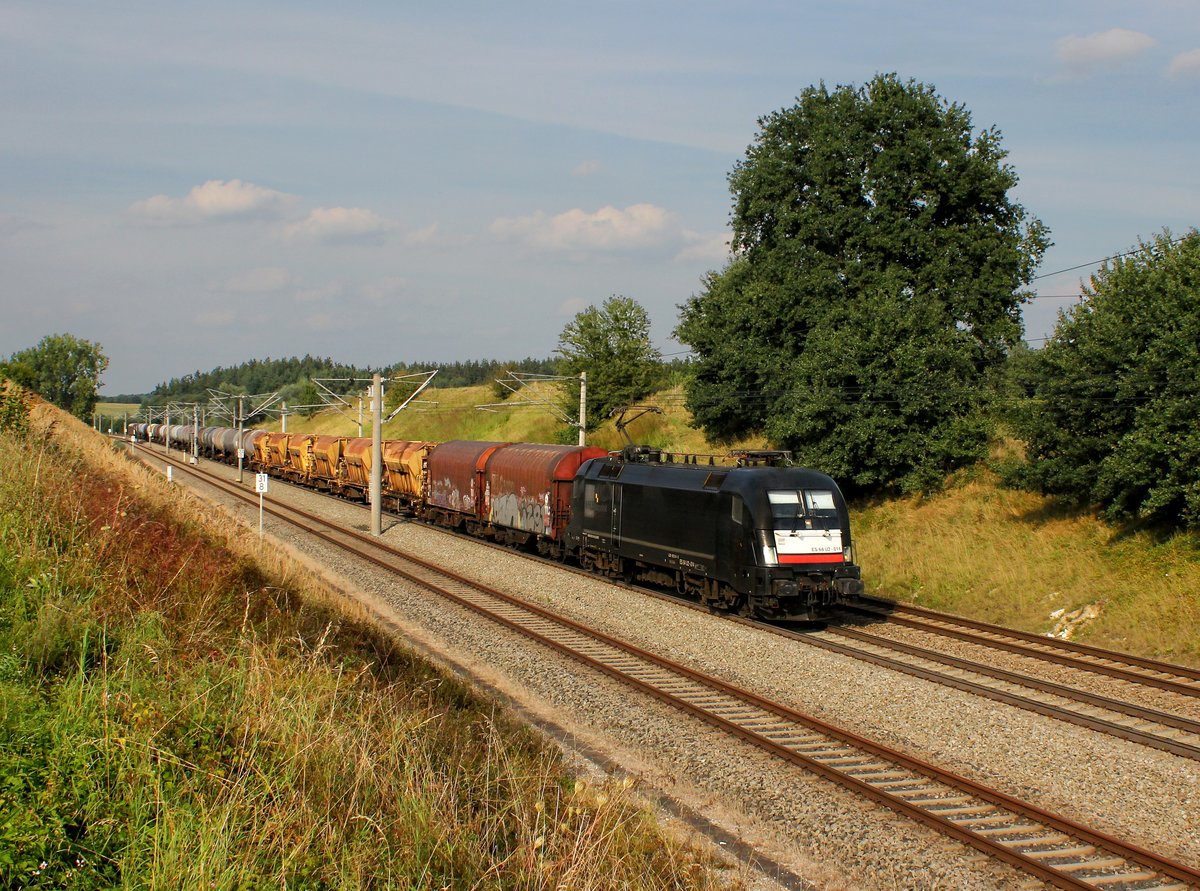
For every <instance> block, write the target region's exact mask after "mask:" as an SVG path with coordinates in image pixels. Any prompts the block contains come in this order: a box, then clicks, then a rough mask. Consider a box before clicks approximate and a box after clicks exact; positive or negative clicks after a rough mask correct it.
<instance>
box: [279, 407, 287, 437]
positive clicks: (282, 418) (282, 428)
mask: <svg viewBox="0 0 1200 891" xmlns="http://www.w3.org/2000/svg"><path fill="white" fill-rule="evenodd" d="M279 432H280V433H287V403H286V402H285V403H283V408H282V410H281V411H280V412H279Z"/></svg>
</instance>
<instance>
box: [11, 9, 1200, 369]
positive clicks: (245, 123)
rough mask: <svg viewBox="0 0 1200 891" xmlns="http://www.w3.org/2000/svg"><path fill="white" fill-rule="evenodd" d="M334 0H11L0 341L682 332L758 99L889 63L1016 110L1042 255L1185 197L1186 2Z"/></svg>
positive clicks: (477, 353) (1196, 57)
mask: <svg viewBox="0 0 1200 891" xmlns="http://www.w3.org/2000/svg"><path fill="white" fill-rule="evenodd" d="M338 6H339V8H338V9H337V10H334V9H333V8H332V4H318V3H311V2H307V3H306V2H287V3H283V2H280V3H246V2H242V3H230V2H225V0H213V2H209V3H206V4H202V5H201V4H171V3H163V2H161V0H159V2H146V3H138V2H125V0H114V2H112V3H107V4H96V3H83V2H54V0H40V2H24V0H16V2H13V0H3V2H0V120H3V122H4V125H3V127H2V128H0V270H2V273H0V276H2V277H0V312H2V316H0V319H2V320H0V356H4V357H7V356H8V355H9V354H10V353H12V352H14V351H16V350H19V349H24V348H26V347H29V346H32V345H34V344H35V343H37V341H38V340H40V339H41V338H42V337H43V336H44V335H46V334H50V333H56V332H69V333H71V334H74V335H76V336H77V337H83V338H87V339H89V340H95V341H99V342H100V343H101V344H102V345H103V347H104V350H105V352H106V354H107V355H108V356H109V358H110V366H109V370H108V372H107V373H106V375H105V377H104V387H103V389H104V391H105V392H107V393H119V392H141V391H146V390H149V389H150V388H152V387H153V386H154V385H155V384H157V383H159V382H161V381H164V380H166V379H168V378H171V377H176V376H179V375H183V374H187V373H189V372H191V371H193V370H197V369H199V370H207V369H210V368H212V367H215V366H217V365H229V364H236V363H238V362H241V361H243V360H246V359H249V358H255V357H257V358H262V357H266V356H273V357H281V356H290V355H303V354H305V353H311V354H313V355H322V356H331V357H333V358H334V359H337V360H340V361H343V362H349V363H355V364H359V365H384V364H389V363H392V362H396V361H423V360H456V359H471V358H516V357H521V356H526V355H533V356H548V355H551V354H552V353H553V351H554V348H555V346H556V345H557V340H558V335H559V333H560V332H561V330H562V327H563V325H564V324H566V323H567V322H568V321H569V320H570V319H571V317H572V316H573V315H574V314H575V313H576V312H578V311H579V310H580V309H583V308H585V307H586V306H588V305H589V304H599V303H600V302H602V301H603V300H604V299H605V298H607V297H609V296H611V295H613V294H623V295H626V296H630V297H634V298H636V299H637V300H639V301H640V302H641V303H642V304H643V305H644V306H645V307H646V308H647V310H648V311H649V313H650V316H651V319H652V323H653V330H654V336H655V339H656V343H657V345H658V346H659V347H660V348H661V349H662V350H663V351H664V352H665V353H674V352H678V351H679V350H680V349H681V347H680V346H679V345H678V344H676V343H675V342H674V341H672V340H671V339H670V333H671V330H672V328H673V327H674V325H675V323H676V319H677V314H678V310H677V307H678V305H679V304H680V303H682V302H684V301H685V300H686V299H687V298H688V297H689V296H691V295H692V294H693V293H695V292H696V290H697V289H698V287H699V282H700V278H701V276H702V275H703V274H704V273H705V272H706V271H707V270H710V269H718V268H720V267H721V266H722V265H723V262H724V258H725V246H724V243H725V239H726V237H727V234H728V233H727V224H728V217H729V210H730V204H731V197H730V195H729V192H728V186H727V176H728V173H729V171H730V170H731V169H732V167H733V165H734V163H735V162H736V161H737V160H738V159H739V158H740V157H742V155H743V153H744V151H745V149H746V146H747V145H748V144H749V143H750V142H752V141H753V139H754V136H755V132H756V121H757V119H758V118H759V117H760V116H761V115H764V114H767V113H769V112H771V111H774V110H777V109H779V108H783V107H786V106H789V105H791V104H792V103H793V102H794V100H795V97H796V96H797V95H798V94H799V93H800V92H801V91H802V90H803V89H804V88H805V87H807V86H809V85H811V84H814V83H817V82H819V81H822V80H823V81H825V83H826V84H828V85H830V86H834V85H837V84H861V83H863V82H865V81H867V80H869V79H870V78H871V77H873V76H874V75H875V74H876V73H878V72H893V71H894V72H896V73H897V74H899V75H900V77H902V78H905V79H909V78H911V79H915V80H919V81H922V82H925V83H928V84H931V85H933V86H934V87H935V88H936V89H937V91H938V92H939V93H940V94H941V95H942V96H943V97H945V98H946V99H948V100H951V101H954V102H960V103H962V104H964V105H965V106H966V107H967V108H968V109H969V110H970V111H971V113H972V115H973V119H974V122H975V126H976V128H983V127H988V126H993V125H994V126H996V127H998V128H999V129H1000V131H1001V132H1002V133H1003V137H1004V139H1003V144H1004V146H1005V148H1007V150H1008V151H1009V162H1010V163H1011V164H1012V166H1013V167H1014V168H1015V170H1016V172H1017V174H1018V175H1019V177H1020V179H1021V182H1020V185H1019V186H1018V187H1017V189H1016V191H1015V195H1014V197H1015V198H1016V199H1017V200H1018V201H1019V202H1021V203H1022V204H1023V205H1024V206H1025V207H1026V209H1027V210H1028V211H1029V212H1030V213H1032V214H1034V215H1036V216H1038V217H1039V218H1041V219H1042V221H1043V222H1045V223H1046V224H1047V225H1048V226H1049V227H1050V230H1051V233H1052V238H1053V240H1054V242H1055V244H1054V246H1053V247H1052V248H1051V249H1050V251H1049V252H1048V253H1047V255H1046V257H1045V260H1044V262H1043V266H1042V271H1043V272H1053V271H1055V270H1060V269H1065V268H1067V267H1072V266H1076V265H1078V264H1082V263H1087V262H1089V261H1093V260H1097V259H1099V258H1102V257H1105V256H1107V255H1110V254H1115V253H1119V252H1121V251H1125V250H1128V249H1130V248H1131V247H1133V246H1135V245H1136V243H1137V241H1138V239H1139V238H1149V237H1150V236H1152V235H1154V234H1155V233H1157V232H1159V231H1161V230H1162V229H1164V228H1170V229H1171V230H1172V231H1174V232H1177V233H1182V232H1184V231H1186V230H1187V229H1188V228H1190V227H1192V226H1195V225H1197V218H1198V217H1200V213H1198V212H1197V209H1198V208H1200V174H1198V173H1197V165H1196V155H1197V145H1200V138H1198V137H1200V113H1198V112H1200V101H1198V100H1200V2H1197V0H1172V2H1168V0H1158V2H1156V0H1147V2H1142V3H1137V4H1130V3H1114V2H1076V0H1063V2H1055V3H1045V2H1039V3H1029V2H1015V3H1009V4H986V5H985V4H963V3H946V2H910V3H906V4H894V3H884V2H865V0H864V2H847V3H837V4H834V3H820V4H816V3H806V2H788V3H755V4H731V3H728V2H725V3H710V2H688V3H654V2H638V3H632V2H628V3H627V2H609V3H595V2H590V3H576V2H555V3H549V2H545V3H522V2H513V3H508V4H493V3H468V2H446V3H441V4H411V3H395V2H390V3H383V2H380V3H371V2H347V3H342V4H339V5H338ZM1088 272H1089V270H1088V269H1084V270H1079V271H1075V272H1071V273H1066V274H1063V275H1057V276H1052V277H1047V278H1044V279H1041V280H1039V281H1038V282H1037V285H1038V287H1039V289H1040V292H1041V293H1042V294H1043V295H1044V296H1043V297H1041V298H1039V299H1038V300H1036V301H1034V302H1033V303H1031V304H1030V305H1029V306H1028V307H1027V309H1026V312H1025V317H1026V334H1027V336H1028V337H1029V338H1030V339H1031V340H1036V339H1037V338H1041V337H1044V336H1045V335H1046V334H1047V333H1048V331H1049V330H1050V329H1051V328H1052V326H1053V323H1054V319H1055V317H1056V314H1057V312H1058V310H1059V309H1060V308H1061V307H1063V306H1066V305H1069V304H1070V302H1071V300H1070V295H1073V294H1077V293H1078V289H1079V281H1080V277H1081V276H1086V275H1087V274H1088Z"/></svg>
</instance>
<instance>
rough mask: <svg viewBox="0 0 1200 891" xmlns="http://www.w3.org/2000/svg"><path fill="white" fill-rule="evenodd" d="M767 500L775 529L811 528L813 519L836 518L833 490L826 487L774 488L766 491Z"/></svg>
mask: <svg viewBox="0 0 1200 891" xmlns="http://www.w3.org/2000/svg"><path fill="white" fill-rule="evenodd" d="M767 500H768V501H770V502H771V517H772V519H774V521H775V528H776V529H783V528H788V527H791V528H793V529H795V528H798V527H800V526H808V527H809V528H811V527H812V520H814V519H822V520H828V519H834V520H836V519H837V505H836V504H835V503H834V500H833V492H831V491H829V490H828V489H805V490H803V491H798V490H795V489H786V490H776V491H774V492H768V493H767ZM805 521H807V522H805ZM822 525H824V524H822Z"/></svg>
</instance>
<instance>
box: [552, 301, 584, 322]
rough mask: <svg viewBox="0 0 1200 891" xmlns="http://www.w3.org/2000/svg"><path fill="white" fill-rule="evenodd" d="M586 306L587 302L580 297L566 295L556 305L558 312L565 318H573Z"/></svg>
mask: <svg viewBox="0 0 1200 891" xmlns="http://www.w3.org/2000/svg"><path fill="white" fill-rule="evenodd" d="M587 308H588V302H587V301H586V300H584V299H583V298H582V297H568V298H567V299H566V300H564V301H563V302H562V303H560V304H559V305H558V314H559V315H560V316H564V317H566V318H574V317H575V316H577V315H579V314H580V313H581V312H583V311H584V310H585V309H587Z"/></svg>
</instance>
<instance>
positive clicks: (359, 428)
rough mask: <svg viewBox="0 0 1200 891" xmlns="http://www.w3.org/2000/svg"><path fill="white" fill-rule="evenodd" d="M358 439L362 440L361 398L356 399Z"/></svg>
mask: <svg viewBox="0 0 1200 891" xmlns="http://www.w3.org/2000/svg"><path fill="white" fill-rule="evenodd" d="M358 438H359V439H362V397H361V396H359V397H358Z"/></svg>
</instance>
